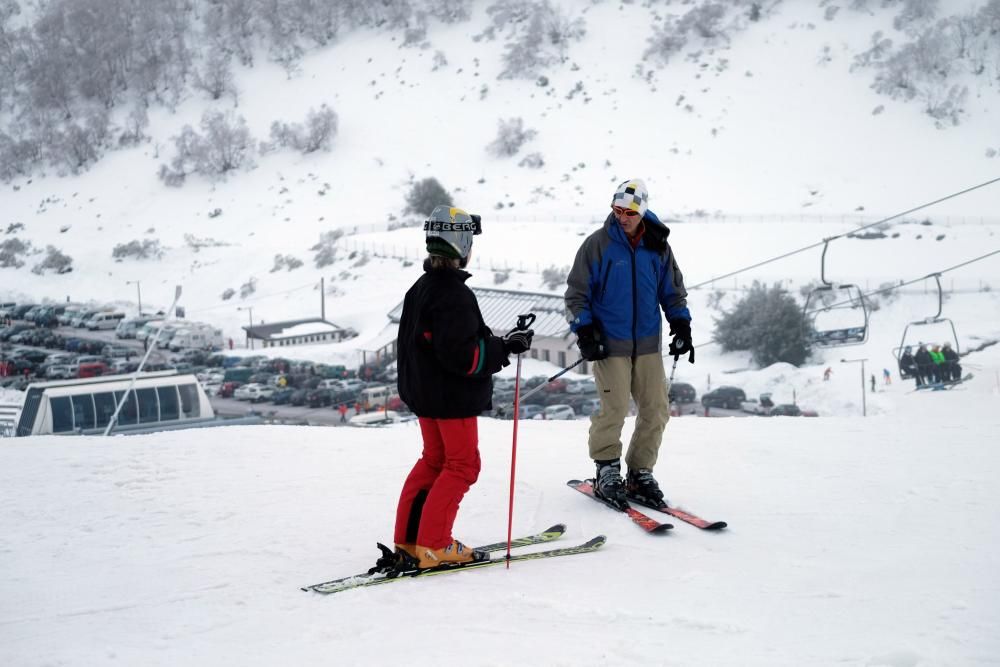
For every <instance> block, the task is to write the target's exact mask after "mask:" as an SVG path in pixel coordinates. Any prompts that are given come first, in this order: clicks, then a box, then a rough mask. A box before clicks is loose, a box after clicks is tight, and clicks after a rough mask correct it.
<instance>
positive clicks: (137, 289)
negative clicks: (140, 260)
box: [125, 280, 142, 317]
mask: <svg viewBox="0 0 1000 667" xmlns="http://www.w3.org/2000/svg"><path fill="white" fill-rule="evenodd" d="M125 284H126V285H135V292H136V295H137V296H138V297H139V317H142V281H139V280H126V281H125Z"/></svg>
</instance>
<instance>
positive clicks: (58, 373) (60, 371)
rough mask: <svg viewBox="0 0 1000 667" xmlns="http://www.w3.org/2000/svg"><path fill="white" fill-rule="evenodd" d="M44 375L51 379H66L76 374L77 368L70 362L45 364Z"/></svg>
mask: <svg viewBox="0 0 1000 667" xmlns="http://www.w3.org/2000/svg"><path fill="white" fill-rule="evenodd" d="M44 368H45V377H47V378H49V379H51V380H68V379H70V378H75V377H76V376H77V370H76V368H75V367H74V366H71V365H70V364H52V365H51V366H45V367H44Z"/></svg>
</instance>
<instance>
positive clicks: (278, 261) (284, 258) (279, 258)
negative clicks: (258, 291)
mask: <svg viewBox="0 0 1000 667" xmlns="http://www.w3.org/2000/svg"><path fill="white" fill-rule="evenodd" d="M300 266H302V260H301V259H299V258H298V257H294V256H292V255H275V256H274V266H273V267H272V268H271V273H274V272H275V271H280V270H282V269H287V270H288V271H293V270H295V269H297V268H299V267H300Z"/></svg>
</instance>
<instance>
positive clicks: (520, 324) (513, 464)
mask: <svg viewBox="0 0 1000 667" xmlns="http://www.w3.org/2000/svg"><path fill="white" fill-rule="evenodd" d="M534 321H535V314H534V313H528V314H527V315H518V316H517V326H516V327H515V328H516V329H520V330H521V331H524V330H525V329H528V328H529V327H531V324H532V323H533V322H534ZM520 393H521V354H520V353H518V355H517V372H516V373H515V375H514V437H513V442H512V444H511V447H510V502H509V503H508V506H507V555H506V556H505V559H506V560H507V563H506V565H505V567H506V568H507V569H508V570H509V569H510V543H511V534H512V533H511V531H512V530H513V528H514V471H515V470H516V469H517V421H518V419H517V418H518V414H517V413H518V412H519V411H520V410H519V405H518V404H519V402H520V401H519V398H520Z"/></svg>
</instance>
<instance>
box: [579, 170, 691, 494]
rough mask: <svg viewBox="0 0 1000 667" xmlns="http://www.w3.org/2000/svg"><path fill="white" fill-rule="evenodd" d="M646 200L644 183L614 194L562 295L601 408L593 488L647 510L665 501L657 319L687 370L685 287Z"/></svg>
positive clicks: (593, 449)
mask: <svg viewBox="0 0 1000 667" xmlns="http://www.w3.org/2000/svg"><path fill="white" fill-rule="evenodd" d="M648 200H649V194H648V191H647V190H646V185H645V183H643V182H642V181H641V180H638V179H633V180H628V181H625V182H623V183H621V184H620V185H619V186H618V188H617V190H616V191H615V194H614V197H613V199H612V202H611V209H612V212H611V214H610V215H608V217H607V219H606V220H605V221H604V225H603V226H602V227H601V229H599V230H597V231H596V232H594V233H593V234H591V235H590V236H588V237H587V239H586V240H584V242H583V244H582V245H581V246H580V249H579V250H578V251H577V254H576V259H575V260H574V262H573V268H572V269H571V271H570V273H569V276H568V278H567V289H566V296H565V298H566V307H567V309H568V311H569V321H570V328H571V329H572V330H573V332H574V333H576V335H577V339H578V340H577V343H578V345H579V347H580V354H581V356H582V357H583V358H585V359H587V360H588V361H592V362H594V363H593V370H594V379H595V381H596V383H597V391H598V396H599V397H600V400H601V409H600V411H598V412H596V413H594V415H593V416H591V418H590V424H591V425H590V436H589V440H588V445H589V449H590V457H591V458H592V459H593V460H594V462H595V464H596V466H597V473H596V478H595V482H594V489H595V491H596V493H597V495H599V496H600V497H602V498H604V499H605V500H607V501H609V502H611V503H612V504H614V505H616V506H618V507H621V508H622V509H624V508H625V507H626V506H627V504H628V499H629V498H632V499H634V500H636V501H638V502H640V503H644V504H648V505H652V506H654V507H655V506H659V505H660V504H661V503H663V502H664V498H663V492H662V491H661V490H660V487H659V485H658V484H657V482H656V479H655V478H654V477H653V467H654V466H655V465H656V460H657V456H658V453H659V449H660V444H661V442H662V438H663V430H664V428H665V427H666V424H667V420H668V419H669V418H670V405H669V399H668V398H667V385H666V375H665V373H664V370H663V358H662V355H661V338H662V333H661V331H662V330H661V322H662V320H661V319H660V312H661V310H662V312H663V314H664V315H665V316H666V319H667V322H668V323H669V324H670V333H671V335H672V336H673V340H672V341H671V343H670V354H672V355H674V357H675V358H677V357H680V356H682V355H685V354H687V355H689V356H688V361H689V362H690V363H694V347H693V345H692V343H691V313H690V312H689V311H688V308H687V290H686V289H685V288H684V278H683V276H682V275H681V271H680V268H679V267H678V266H677V260H676V259H675V258H674V254H673V251H672V250H671V248H670V244H669V243H667V236H668V235H669V234H670V230H669V229H667V227H666V226H665V225H664V224H663V223H661V222H660V220H659V219H658V218H657V217H656V215H655V214H654V213H653V212H652V211H650V210H649V208H648ZM633 397H634V399H635V403H636V406H637V408H638V416H637V418H636V422H635V430H634V432H633V434H632V439H631V441H630V443H629V447H628V450H627V451H626V452H625V464H626V465H627V467H628V476H627V479H625V480H623V479H622V474H621V472H622V470H621V455H622V449H623V447H622V442H621V432H622V428H623V426H624V424H625V417H626V416H627V415H628V409H629V400H630V398H633Z"/></svg>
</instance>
